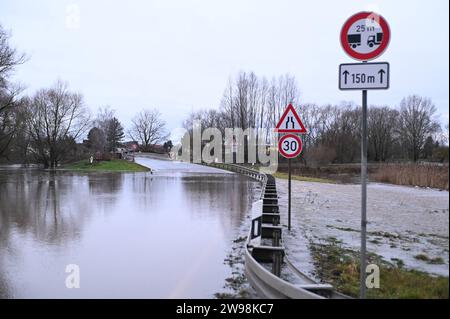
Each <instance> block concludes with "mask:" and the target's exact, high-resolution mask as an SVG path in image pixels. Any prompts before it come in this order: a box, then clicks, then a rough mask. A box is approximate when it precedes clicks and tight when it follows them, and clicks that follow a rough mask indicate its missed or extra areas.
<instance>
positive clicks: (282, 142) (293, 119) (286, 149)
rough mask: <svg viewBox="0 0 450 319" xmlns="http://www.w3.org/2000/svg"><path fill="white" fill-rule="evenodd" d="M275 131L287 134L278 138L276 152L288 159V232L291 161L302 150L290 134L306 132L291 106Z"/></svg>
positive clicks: (296, 138) (301, 145) (297, 139)
mask: <svg viewBox="0 0 450 319" xmlns="http://www.w3.org/2000/svg"><path fill="white" fill-rule="evenodd" d="M275 130H276V131H277V132H278V133H288V134H286V135H283V136H281V137H280V139H279V141H278V151H279V152H280V154H281V155H282V156H283V157H285V158H287V159H288V230H291V159H292V158H295V157H297V156H298V155H300V153H301V152H302V148H303V144H302V140H301V139H300V137H298V136H297V135H295V134H292V133H300V134H305V133H306V132H307V131H306V129H305V126H304V125H303V123H302V121H301V120H300V117H299V116H298V114H297V111H296V110H295V108H294V107H293V106H292V104H289V105H288V107H287V108H286V110H285V111H284V113H283V115H282V116H281V118H280V121H279V122H278V124H277V126H276V128H275Z"/></svg>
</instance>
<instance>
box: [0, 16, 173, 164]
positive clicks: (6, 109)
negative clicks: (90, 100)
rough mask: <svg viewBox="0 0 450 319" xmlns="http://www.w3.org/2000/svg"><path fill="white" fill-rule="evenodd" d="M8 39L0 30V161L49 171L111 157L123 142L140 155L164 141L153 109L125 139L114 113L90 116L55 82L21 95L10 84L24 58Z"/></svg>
mask: <svg viewBox="0 0 450 319" xmlns="http://www.w3.org/2000/svg"><path fill="white" fill-rule="evenodd" d="M9 39H10V34H9V33H8V32H6V31H5V30H4V29H3V28H2V27H1V25H0V159H3V160H8V161H10V162H19V163H28V162H31V163H40V164H43V165H44V166H45V167H47V168H55V167H57V166H58V165H59V164H60V163H63V162H68V161H74V160H79V159H83V158H86V156H88V154H93V153H98V152H100V153H107V152H114V150H115V149H116V148H117V147H121V146H124V144H123V142H124V139H125V137H126V136H127V137H128V138H129V139H131V140H132V141H135V142H138V143H139V145H140V147H141V149H142V150H149V149H150V148H151V147H152V146H153V145H154V144H156V143H160V142H163V141H164V139H165V138H166V135H165V125H166V124H165V122H164V121H163V120H162V119H161V114H160V113H159V111H157V110H156V109H146V110H143V111H141V112H139V113H138V114H136V115H135V117H134V118H133V120H132V123H131V127H130V129H129V130H128V131H127V132H126V133H125V130H124V127H123V125H122V124H121V122H120V121H119V120H118V119H117V117H116V116H115V112H114V110H112V109H111V108H110V107H105V108H100V109H99V111H98V114H97V115H96V116H92V114H91V112H90V110H89V108H88V107H87V106H86V105H85V102H84V99H83V95H82V94H81V93H79V92H73V91H71V90H70V89H69V87H68V84H67V83H65V82H63V81H61V80H58V81H56V83H55V84H54V85H53V86H52V87H50V88H44V89H40V90H38V91H37V92H35V93H34V94H32V95H29V96H27V95H25V94H23V91H24V90H23V88H21V87H20V86H18V85H16V84H14V83H12V82H11V80H10V79H11V75H12V73H13V71H14V69H15V68H16V67H17V66H19V65H21V64H23V63H25V62H26V60H27V57H26V56H25V55H24V54H20V53H19V52H17V50H16V49H15V48H13V47H12V46H11V45H10V44H9ZM86 134H87V139H85V140H83V138H84V137H86ZM81 141H83V142H82V143H81ZM166 144H167V143H166Z"/></svg>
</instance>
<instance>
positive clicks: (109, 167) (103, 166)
mask: <svg viewBox="0 0 450 319" xmlns="http://www.w3.org/2000/svg"><path fill="white" fill-rule="evenodd" d="M63 169H67V170H77V171H102V172H148V171H149V169H148V168H147V167H145V166H142V165H139V164H136V163H134V162H130V161H125V160H110V161H101V162H94V163H92V164H90V163H89V161H87V160H86V161H80V162H76V163H71V164H67V165H65V166H64V167H63Z"/></svg>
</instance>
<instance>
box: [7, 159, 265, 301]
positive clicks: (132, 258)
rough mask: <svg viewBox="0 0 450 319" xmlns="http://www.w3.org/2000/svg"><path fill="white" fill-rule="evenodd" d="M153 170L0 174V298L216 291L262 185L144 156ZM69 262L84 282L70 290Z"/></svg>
mask: <svg viewBox="0 0 450 319" xmlns="http://www.w3.org/2000/svg"><path fill="white" fill-rule="evenodd" d="M137 162H139V163H141V164H143V165H149V166H151V167H152V168H153V169H154V170H155V172H154V174H150V173H129V174H117V173H116V174H112V173H94V174H92V173H90V174H83V173H71V172H56V173H51V172H44V171H38V170H1V171H0V297H3V298H13V297H15V298H27V297H30V298H48V297H58V298H79V297H84V298H101V297H104V298H177V297H179V298H184V297H189V298H196V297H206V298H208V297H212V295H213V294H214V293H215V292H217V291H218V290H220V289H221V288H222V286H223V284H224V279H225V278H226V277H227V276H229V271H230V270H229V267H228V266H226V265H224V263H223V260H224V258H225V256H226V254H227V252H228V250H229V249H230V246H231V241H232V239H233V235H234V232H235V230H236V229H237V227H238V226H239V225H240V223H241V221H242V220H243V218H244V217H245V215H246V213H247V211H248V209H249V206H250V205H251V202H252V197H253V193H254V192H253V191H254V188H255V187H256V185H257V184H256V182H254V181H252V180H249V179H247V178H245V177H242V176H239V175H236V174H230V173H227V172H224V171H221V170H215V169H211V168H208V167H203V166H198V165H192V164H183V163H176V162H166V161H159V160H154V159H147V158H139V159H137ZM67 264H77V265H79V266H80V276H81V277H80V279H81V281H80V288H79V289H67V288H66V287H65V279H66V276H67V275H68V274H66V273H65V267H66V265H67Z"/></svg>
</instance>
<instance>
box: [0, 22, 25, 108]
mask: <svg viewBox="0 0 450 319" xmlns="http://www.w3.org/2000/svg"><path fill="white" fill-rule="evenodd" d="M9 38H10V34H9V33H8V32H6V31H5V30H4V29H3V27H2V26H1V25H0V87H2V88H3V87H6V80H7V78H8V76H9V74H10V73H11V72H12V71H13V70H14V68H15V67H16V66H17V65H19V64H22V63H24V62H25V60H26V58H25V55H24V54H20V53H18V52H17V50H16V49H15V48H13V47H11V46H10V44H9ZM0 111H1V108H0Z"/></svg>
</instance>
